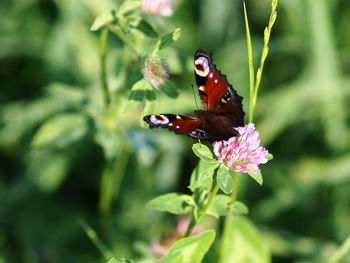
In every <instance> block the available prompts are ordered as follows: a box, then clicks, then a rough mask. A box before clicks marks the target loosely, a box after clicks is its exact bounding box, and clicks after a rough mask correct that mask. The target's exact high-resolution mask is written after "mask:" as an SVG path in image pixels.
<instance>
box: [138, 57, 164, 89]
mask: <svg viewBox="0 0 350 263" xmlns="http://www.w3.org/2000/svg"><path fill="white" fill-rule="evenodd" d="M142 73H143V77H144V78H145V79H146V80H147V81H148V82H149V83H151V84H152V85H153V86H156V87H158V86H159V85H161V84H162V83H163V82H164V81H165V80H166V79H168V78H169V70H168V65H167V64H166V62H165V60H163V59H160V58H147V59H146V61H145V63H144V65H143V69H142Z"/></svg>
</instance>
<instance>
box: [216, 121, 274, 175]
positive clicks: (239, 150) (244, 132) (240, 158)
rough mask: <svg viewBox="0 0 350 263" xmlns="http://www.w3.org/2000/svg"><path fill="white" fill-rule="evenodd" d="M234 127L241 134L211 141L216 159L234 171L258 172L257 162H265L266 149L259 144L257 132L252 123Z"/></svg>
mask: <svg viewBox="0 0 350 263" xmlns="http://www.w3.org/2000/svg"><path fill="white" fill-rule="evenodd" d="M235 129H236V130H237V131H238V132H239V134H240V135H241V136H239V137H231V138H230V139H228V140H227V141H217V142H214V143H213V146H214V153H215V155H216V156H217V157H218V161H219V162H221V163H224V164H226V165H227V166H229V167H232V169H233V170H234V171H236V172H243V173H250V174H258V173H260V169H259V164H261V163H266V162H267V153H268V151H267V150H266V149H265V148H264V147H262V146H260V140H259V132H258V131H256V130H255V127H254V124H253V123H249V124H247V125H245V126H244V127H237V128H235Z"/></svg>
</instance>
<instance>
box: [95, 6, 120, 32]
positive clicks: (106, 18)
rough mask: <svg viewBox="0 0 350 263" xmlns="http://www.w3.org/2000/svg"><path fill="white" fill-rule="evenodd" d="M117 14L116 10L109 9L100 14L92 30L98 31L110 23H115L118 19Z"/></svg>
mask: <svg viewBox="0 0 350 263" xmlns="http://www.w3.org/2000/svg"><path fill="white" fill-rule="evenodd" d="M117 19H118V18H117V15H116V11H115V10H108V11H105V12H103V13H102V14H100V15H99V16H98V17H96V19H95V21H94V22H93V23H92V26H91V27H90V30H91V31H97V30H99V29H101V28H102V27H104V26H108V25H110V24H113V23H115V22H116V21H117Z"/></svg>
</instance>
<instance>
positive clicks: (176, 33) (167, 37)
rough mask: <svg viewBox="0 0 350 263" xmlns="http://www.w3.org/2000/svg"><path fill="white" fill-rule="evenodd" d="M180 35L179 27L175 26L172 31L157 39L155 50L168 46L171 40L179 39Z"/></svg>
mask: <svg viewBox="0 0 350 263" xmlns="http://www.w3.org/2000/svg"><path fill="white" fill-rule="evenodd" d="M180 35H181V28H176V29H175V30H174V31H173V32H171V33H169V34H166V35H164V36H162V37H161V38H160V39H159V40H158V42H157V44H156V48H155V50H156V51H158V50H161V49H163V48H166V47H168V46H170V45H171V44H172V43H173V42H175V41H176V40H178V39H179V37H180Z"/></svg>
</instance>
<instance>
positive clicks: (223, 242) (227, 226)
mask: <svg viewBox="0 0 350 263" xmlns="http://www.w3.org/2000/svg"><path fill="white" fill-rule="evenodd" d="M240 181H241V173H237V174H236V178H235V182H234V185H233V189H232V193H231V199H230V202H229V207H230V211H229V213H228V215H227V216H226V218H225V221H224V229H223V233H222V237H221V243H220V248H219V256H220V258H223V256H224V253H225V248H226V247H227V243H228V242H229V234H230V232H231V224H232V217H233V211H232V207H233V205H234V203H235V202H236V200H237V194H238V188H239V183H240Z"/></svg>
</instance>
